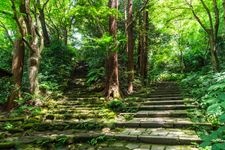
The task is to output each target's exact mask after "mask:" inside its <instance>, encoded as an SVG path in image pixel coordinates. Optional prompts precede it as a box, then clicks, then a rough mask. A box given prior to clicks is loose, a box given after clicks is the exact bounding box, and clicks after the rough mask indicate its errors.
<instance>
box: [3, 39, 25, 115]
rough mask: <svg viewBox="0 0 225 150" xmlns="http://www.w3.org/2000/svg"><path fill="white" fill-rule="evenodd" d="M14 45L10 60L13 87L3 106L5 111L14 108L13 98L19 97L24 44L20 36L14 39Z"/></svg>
mask: <svg viewBox="0 0 225 150" xmlns="http://www.w3.org/2000/svg"><path fill="white" fill-rule="evenodd" d="M14 45H15V46H14V52H13V61H12V73H13V82H14V87H13V89H12V91H11V93H10V96H9V97H8V101H7V104H6V107H5V109H6V110H7V111H9V110H11V109H12V108H14V107H15V106H16V105H17V103H16V102H15V100H16V99H18V98H20V97H21V87H22V78H23V66H24V53H25V45H24V43H23V40H22V38H19V39H18V40H16V41H15V44H14Z"/></svg>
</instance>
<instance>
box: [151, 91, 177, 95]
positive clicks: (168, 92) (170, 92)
mask: <svg viewBox="0 0 225 150" xmlns="http://www.w3.org/2000/svg"><path fill="white" fill-rule="evenodd" d="M150 93H151V94H161V95H162V94H181V92H180V91H152V92H150Z"/></svg>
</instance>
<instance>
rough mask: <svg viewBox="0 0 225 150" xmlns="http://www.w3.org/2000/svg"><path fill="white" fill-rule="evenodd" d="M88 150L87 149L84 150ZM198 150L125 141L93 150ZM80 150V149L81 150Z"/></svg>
mask: <svg viewBox="0 0 225 150" xmlns="http://www.w3.org/2000/svg"><path fill="white" fill-rule="evenodd" d="M84 149H87V148H84ZM94 149H96V150H198V149H197V148H195V146H194V145H162V144H161V145H160V144H148V143H143V142H140V141H136V142H135V141H130V142H128V141H124V140H121V139H120V140H116V141H114V142H112V141H109V144H106V143H102V144H101V143H100V144H98V145H97V147H96V148H93V150H94ZM79 150H80V149H79Z"/></svg>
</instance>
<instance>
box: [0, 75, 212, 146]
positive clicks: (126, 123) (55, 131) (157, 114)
mask: <svg viewBox="0 0 225 150" xmlns="http://www.w3.org/2000/svg"><path fill="white" fill-rule="evenodd" d="M84 80H85V79H82V78H79V79H77V81H75V82H76V84H75V86H74V87H72V89H73V91H69V92H67V94H66V95H64V97H62V98H60V99H59V100H58V101H49V103H50V104H49V105H46V108H45V109H44V110H43V111H42V112H41V113H40V114H39V115H37V116H31V117H30V116H29V117H24V116H22V117H16V118H15V117H13V118H9V117H7V116H5V115H4V114H1V115H0V149H21V150H24V149H34V148H35V147H36V146H37V145H43V144H44V148H43V149H45V148H46V146H45V145H46V143H47V146H49V145H50V148H47V149H54V148H55V149H68V150H70V149H71V150H73V149H75V150H196V148H195V146H194V145H193V143H199V142H201V139H200V138H199V137H198V136H197V135H196V132H195V131H194V130H192V127H193V126H196V125H208V124H203V123H193V122H192V121H191V120H190V118H188V111H187V109H194V108H197V106H196V105H194V104H193V103H192V102H191V101H184V100H183V98H182V95H181V92H180V91H179V88H178V86H177V85H176V84H175V83H159V84H156V85H155V86H154V88H153V89H154V90H153V91H151V90H152V87H150V90H149V93H148V92H144V93H136V94H134V95H133V96H131V97H130V98H126V99H125V100H124V101H125V102H126V103H134V104H135V106H134V105H132V107H131V109H134V111H136V110H138V111H137V112H135V113H130V112H129V113H120V114H119V115H118V117H117V120H116V123H115V124H114V122H113V121H114V118H115V117H116V113H114V112H112V111H111V110H109V109H107V106H106V105H105V104H106V103H107V101H105V100H104V99H103V98H100V94H101V93H100V94H99V95H98V94H96V93H92V92H91V90H88V89H87V87H85V85H84ZM125 116H130V118H132V119H131V120H126V119H124V118H126V117H125ZM10 126H13V128H10ZM114 126H115V127H116V128H115V127H114ZM6 128H7V129H6ZM110 128H111V129H110ZM101 138H103V140H100V142H99V141H98V140H99V139H101ZM106 139H107V140H106ZM95 142H97V143H95ZM57 143H64V144H65V145H66V146H65V147H63V144H62V147H61V148H58V147H57ZM93 143H94V145H93ZM96 144H97V145H96ZM37 149H42V148H40V147H37Z"/></svg>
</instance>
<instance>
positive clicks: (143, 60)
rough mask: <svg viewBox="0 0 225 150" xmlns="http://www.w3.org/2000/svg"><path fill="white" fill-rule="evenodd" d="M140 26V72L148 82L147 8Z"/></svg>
mask: <svg viewBox="0 0 225 150" xmlns="http://www.w3.org/2000/svg"><path fill="white" fill-rule="evenodd" d="M139 26H140V28H141V30H139V32H140V33H139V48H138V51H139V55H138V62H139V73H140V75H141V77H142V80H143V81H144V83H146V82H145V81H146V79H147V74H148V29H149V23H148V10H147V9H146V8H145V10H144V11H143V15H142V16H141V18H140V20H139Z"/></svg>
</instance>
